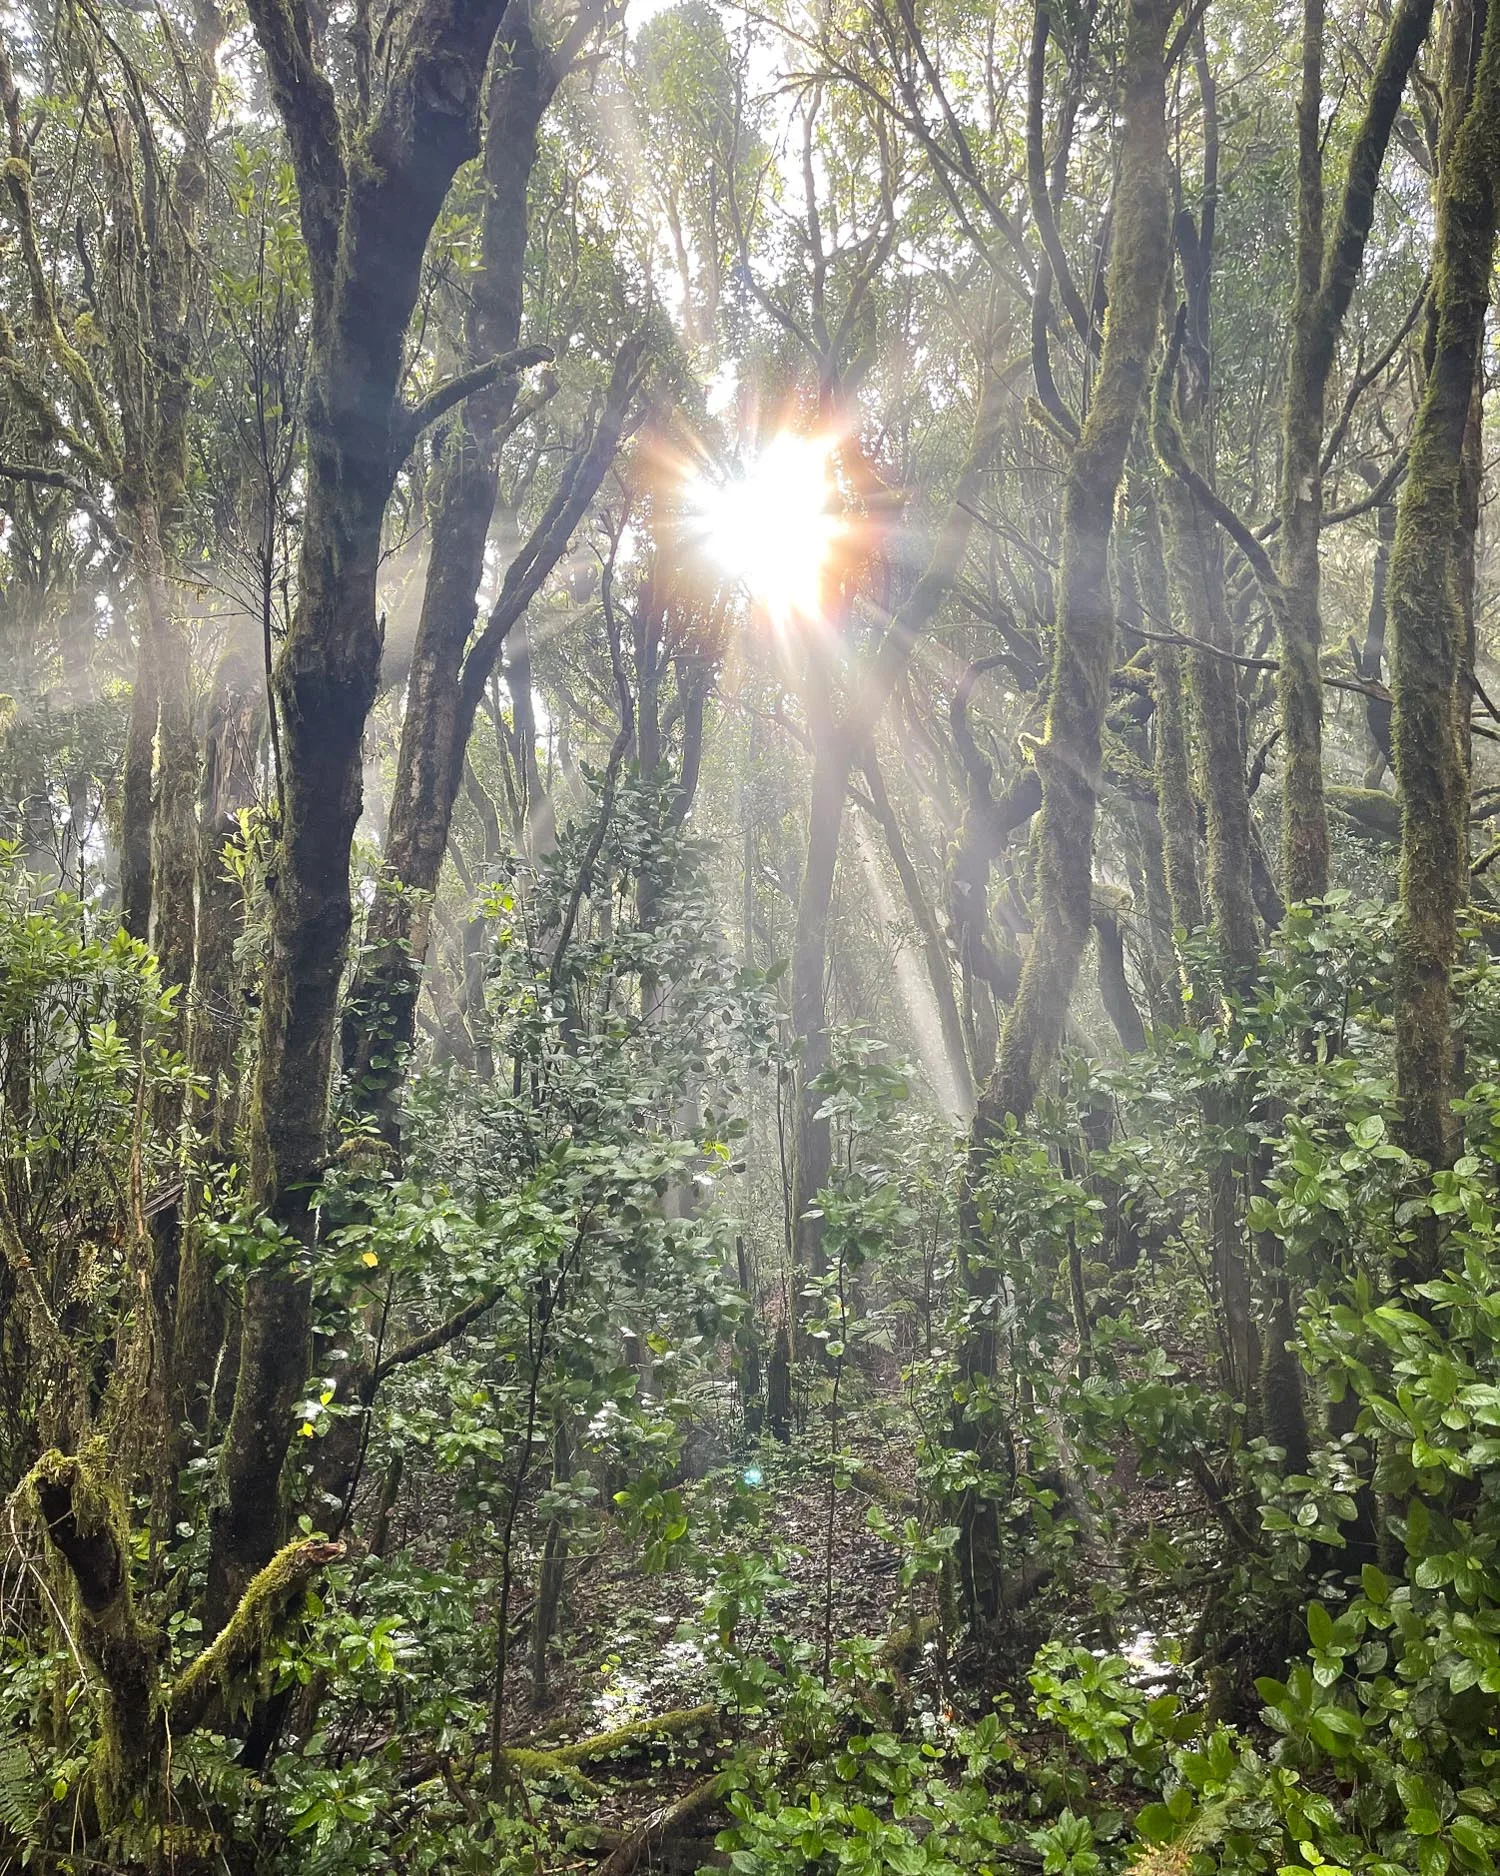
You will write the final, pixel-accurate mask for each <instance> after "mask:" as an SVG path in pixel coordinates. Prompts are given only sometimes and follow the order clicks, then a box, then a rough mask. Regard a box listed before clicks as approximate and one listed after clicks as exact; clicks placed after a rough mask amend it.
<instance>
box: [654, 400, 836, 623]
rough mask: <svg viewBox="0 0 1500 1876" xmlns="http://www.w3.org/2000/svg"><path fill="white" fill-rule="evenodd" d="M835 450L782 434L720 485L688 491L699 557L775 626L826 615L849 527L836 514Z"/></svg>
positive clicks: (701, 481) (699, 481)
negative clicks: (836, 557)
mask: <svg viewBox="0 0 1500 1876" xmlns="http://www.w3.org/2000/svg"><path fill="white" fill-rule="evenodd" d="M832 455H833V446H832V444H831V443H829V442H828V440H827V439H826V438H823V437H815V436H798V435H796V434H795V433H794V432H792V431H790V430H783V431H782V432H780V434H779V435H777V436H774V437H772V438H771V440H770V442H768V443H767V444H766V446H765V448H764V449H763V450H761V452H760V454H759V455H758V456H756V457H755V458H754V459H753V460H752V461H751V462H749V463H748V464H747V465H746V466H745V468H744V469H743V470H742V471H740V472H739V473H737V474H734V475H731V476H729V477H727V478H726V479H725V480H724V481H722V482H715V481H712V480H711V479H710V478H709V477H708V476H706V475H704V474H702V473H697V474H695V475H694V476H693V478H692V480H691V482H690V483H689V485H688V489H687V496H686V504H685V505H686V509H687V518H688V525H689V532H690V534H691V535H692V537H693V538H694V539H695V541H696V544H697V546H698V548H699V549H700V550H701V552H702V553H703V554H704V555H705V556H706V557H707V558H708V559H709V560H710V561H712V562H713V564H714V565H715V566H716V567H717V568H718V569H719V571H720V572H721V573H723V574H725V575H727V576H728V578H729V579H731V580H736V581H739V582H741V583H742V584H743V585H744V586H745V588H746V590H747V591H748V592H749V594H750V596H751V598H752V599H753V600H755V602H756V603H757V604H758V605H760V606H761V607H763V608H764V610H765V612H766V614H767V616H768V617H769V618H770V620H771V622H772V623H773V624H774V625H777V626H782V627H784V626H787V625H790V624H791V623H792V622H793V621H794V620H797V619H803V620H813V619H816V618H818V617H820V616H821V614H822V610H823V587H824V576H825V575H826V573H827V571H828V566H829V562H830V560H831V558H832V555H833V551H834V548H835V546H836V544H837V542H838V539H839V536H840V535H841V534H842V532H843V528H844V524H843V522H842V521H840V520H839V518H838V516H837V515H836V514H835V513H833V512H832V511H833V504H834V493H835V491H834V483H833V470H832Z"/></svg>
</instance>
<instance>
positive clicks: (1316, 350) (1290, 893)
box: [1279, 0, 1433, 901]
mask: <svg viewBox="0 0 1500 1876" xmlns="http://www.w3.org/2000/svg"><path fill="white" fill-rule="evenodd" d="M1432 6H1433V0H1401V4H1400V5H1399V6H1398V7H1397V9H1396V12H1395V14H1394V15H1393V17H1392V19H1391V24H1390V27H1389V29H1388V31H1387V33H1386V36H1385V40H1384V43H1383V44H1382V46H1381V49H1380V57H1379V60H1378V62H1377V65H1376V69H1375V76H1374V79H1373V80H1372V82H1371V86H1370V95H1369V99H1368V102H1367V104H1366V107H1365V114H1364V117H1363V119H1362V120H1361V122H1360V124H1359V127H1358V129H1357V131H1356V133H1355V140H1354V147H1353V150H1352V152H1351V155H1350V159H1349V173H1348V177H1347V179H1346V181H1345V186H1344V195H1343V201H1342V204H1341V206H1340V211H1339V220H1338V226H1337V227H1336V229H1335V231H1334V237H1333V240H1332V242H1331V243H1329V244H1328V245H1327V248H1326V251H1325V243H1324V227H1323V124H1322V109H1323V35H1324V0H1304V11H1303V39H1302V83H1301V90H1300V93H1299V95H1298V101H1297V149H1298V157H1297V284H1296V293H1295V298H1294V301H1293V307H1292V331H1291V355H1290V359H1289V362H1288V366H1287V385H1286V401H1285V406H1284V410H1283V422H1282V466H1281V501H1280V520H1281V564H1280V575H1281V583H1282V587H1283V590H1284V594H1285V603H1284V606H1283V607H1281V608H1280V609H1279V611H1280V626H1281V647H1280V650H1281V673H1280V686H1281V709H1282V724H1283V729H1284V732H1285V752H1286V779H1285V784H1284V788H1283V802H1284V809H1283V824H1282V846H1283V852H1282V875H1283V877H1282V886H1283V890H1284V891H1285V893H1286V895H1287V897H1288V899H1290V900H1292V901H1296V900H1299V899H1317V898H1321V897H1322V896H1323V894H1324V893H1326V892H1327V890H1328V816H1327V811H1326V808H1325V805H1324V799H1323V675H1322V669H1321V665H1320V662H1319V660H1320V657H1321V652H1322V623H1321V619H1320V615H1319V598H1318V581H1319V571H1318V550H1319V537H1320V535H1321V532H1322V525H1323V477H1322V468H1321V458H1322V451H1323V427H1324V405H1325V399H1326V396H1327V391H1328V377H1329V373H1330V372H1331V370H1332V368H1333V358H1334V348H1335V346H1336V345H1337V343H1338V337H1339V332H1340V330H1341V328H1342V326H1343V323H1344V316H1345V314H1346V313H1347V312H1348V310H1349V302H1350V300H1351V298H1352V297H1353V293H1354V287H1355V282H1356V280H1357V279H1358V277H1359V270H1360V267H1361V265H1362V263H1363V260H1364V251H1365V242H1366V240H1367V238H1368V236H1369V232H1370V223H1371V220H1372V218H1373V216H1374V212H1375V191H1376V188H1377V186H1378V184H1379V180H1380V170H1381V166H1382V164H1383V163H1384V161H1385V151H1386V145H1387V143H1388V142H1389V141H1390V135H1391V130H1392V127H1393V125H1394V124H1395V121H1396V113H1397V111H1398V109H1399V107H1400V104H1401V96H1402V93H1403V92H1404V90H1405V88H1406V80H1407V76H1408V74H1409V73H1410V71H1411V68H1412V66H1413V65H1414V64H1415V63H1416V58H1417V54H1418V53H1419V52H1420V51H1421V48H1422V42H1423V41H1424V40H1425V39H1426V37H1427V29H1428V25H1429V24H1430V22H1431V19H1432Z"/></svg>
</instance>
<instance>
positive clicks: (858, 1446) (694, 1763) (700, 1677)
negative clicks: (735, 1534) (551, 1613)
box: [508, 1431, 914, 1873]
mask: <svg viewBox="0 0 1500 1876" xmlns="http://www.w3.org/2000/svg"><path fill="white" fill-rule="evenodd" d="M845 1452H846V1454H847V1455H848V1456H849V1458H850V1459H851V1460H852V1461H853V1464H852V1467H851V1471H852V1477H851V1478H850V1480H849V1483H848V1484H847V1485H846V1486H844V1488H843V1489H840V1490H837V1491H832V1492H830V1489H829V1483H830V1482H829V1468H828V1464H827V1460H826V1449H825V1448H824V1447H823V1446H822V1445H821V1443H820V1442H819V1441H818V1439H817V1436H816V1434H815V1433H810V1434H808V1435H806V1436H804V1437H801V1438H799V1439H797V1440H795V1441H794V1442H793V1444H792V1445H790V1446H788V1447H785V1448H782V1447H778V1446H776V1445H775V1444H774V1443H773V1442H770V1441H766V1442H763V1443H752V1444H750V1445H747V1446H746V1447H745V1449H744V1451H743V1452H740V1453H736V1454H735V1455H734V1458H733V1470H735V1471H738V1472H739V1474H740V1477H741V1480H742V1481H744V1482H747V1483H751V1484H752V1486H753V1489H756V1490H758V1491H760V1492H763V1493H764V1494H765V1500H764V1507H763V1514H762V1519H761V1522H760V1526H759V1528H758V1530H756V1531H755V1533H754V1535H753V1538H752V1540H751V1542H752V1543H753V1546H754V1548H755V1549H756V1550H758V1551H760V1552H761V1553H762V1554H764V1555H766V1556H771V1555H779V1557H780V1561H781V1564H782V1568H783V1572H784V1575H785V1577H786V1579H787V1580H786V1584H785V1586H784V1587H781V1588H777V1589H773V1590H772V1591H771V1593H770V1597H769V1599H768V1604H767V1608H766V1612H765V1624H766V1627H767V1629H768V1631H774V1633H775V1634H776V1635H777V1636H778V1637H781V1638H785V1640H786V1641H789V1642H790V1643H791V1644H792V1645H793V1646H795V1647H800V1648H801V1649H802V1650H803V1651H804V1653H805V1654H806V1655H807V1656H808V1657H809V1658H810V1659H811V1660H812V1662H813V1664H814V1665H816V1664H817V1662H818V1661H819V1660H821V1656H822V1650H823V1647H824V1640H825V1629H826V1630H827V1632H828V1633H829V1634H831V1636H832V1639H833V1643H834V1645H835V1646H837V1644H838V1643H839V1642H840V1641H843V1640H848V1639H851V1638H854V1637H870V1638H874V1639H875V1640H877V1641H878V1640H879V1639H880V1638H882V1637H884V1636H886V1635H887V1634H889V1633H890V1631H891V1630H892V1628H893V1627H895V1626H896V1625H897V1624H898V1623H899V1622H900V1621H902V1620H904V1619H906V1618H905V1617H904V1615H903V1613H902V1611H901V1597H902V1590H901V1587H900V1581H899V1569H900V1559H899V1556H898V1553H897V1551H896V1548H895V1547H894V1546H893V1545H891V1544H889V1543H887V1542H886V1541H885V1540H884V1539H882V1538H881V1537H879V1536H878V1535H876V1533H875V1532H874V1531H872V1530H871V1528H870V1526H869V1523H868V1522H867V1518H868V1513H869V1510H870V1507H871V1506H872V1505H873V1504H876V1503H877V1502H882V1503H883V1506H884V1508H885V1509H886V1511H887V1514H888V1515H891V1516H894V1517H895V1518H896V1520H897V1521H898V1522H899V1517H900V1513H899V1510H892V1504H893V1502H894V1503H896V1504H899V1502H900V1501H901V1500H903V1499H905V1498H906V1497H908V1496H909V1495H912V1494H913V1493H914V1483H913V1464H914V1458H913V1452H912V1449H911V1446H910V1443H909V1442H904V1443H903V1442H901V1441H893V1440H891V1439H890V1438H887V1437H884V1436H881V1435H878V1434H876V1433H873V1432H864V1431H855V1432H854V1433H853V1434H852V1435H851V1437H850V1438H849V1439H848V1440H847V1442H846V1445H845ZM723 1480H724V1474H723V1473H719V1474H718V1475H717V1476H716V1475H714V1474H710V1475H709V1476H707V1477H705V1478H704V1479H702V1480H700V1481H696V1482H693V1483H690V1484H684V1486H683V1491H684V1496H685V1498H686V1499H687V1500H688V1502H689V1504H691V1500H692V1497H693V1494H694V1492H695V1491H710V1490H713V1489H714V1488H715V1486H716V1485H719V1484H722V1483H723ZM830 1510H831V1513H832V1541H831V1553H830V1527H829V1518H830ZM702 1598H703V1586H702V1585H701V1583H699V1582H698V1581H696V1580H695V1579H694V1577H693V1576H692V1575H691V1574H690V1573H689V1572H685V1571H680V1570H673V1571H666V1572H662V1573H659V1574H655V1575H652V1574H647V1573H643V1571H642V1568H641V1557H640V1546H639V1544H638V1543H635V1542H632V1541H631V1540H629V1539H628V1538H626V1537H625V1536H624V1534H623V1533H621V1532H619V1531H618V1530H616V1531H614V1532H611V1533H610V1534H608V1535H607V1536H606V1538H605V1541H604V1542H603V1543H601V1544H600V1545H599V1547H598V1548H596V1549H595V1550H593V1551H592V1552H591V1553H590V1554H589V1555H587V1556H585V1557H582V1558H580V1559H578V1560H577V1561H576V1563H573V1564H571V1565H570V1567H569V1570H568V1575H567V1587H566V1590H565V1606H564V1617H563V1624H562V1634H561V1638H560V1640H559V1641H558V1642H557V1643H555V1644H554V1653H553V1663H552V1667H551V1671H550V1676H549V1685H548V1690H547V1703H546V1707H545V1709H544V1710H542V1711H540V1712H538V1711H536V1710H534V1709H533V1707H532V1706H531V1689H530V1686H529V1681H528V1680H527V1679H525V1678H523V1677H522V1676H519V1675H518V1677H517V1682H518V1685H517V1698H516V1702H515V1706H514V1708H513V1713H512V1717H511V1720H510V1725H509V1729H508V1730H509V1734H510V1738H511V1741H512V1742H513V1744H515V1745H520V1744H522V1743H524V1745H525V1747H526V1748H528V1749H539V1750H548V1749H553V1748H562V1747H566V1746H568V1745H570V1744H572V1743H575V1742H576V1741H578V1740H579V1739H582V1738H587V1737H591V1736H593V1735H596V1734H600V1733H605V1732H610V1731H613V1730H614V1729H616V1728H628V1727H632V1726H634V1725H636V1724H637V1723H638V1722H641V1721H647V1720H650V1719H653V1718H657V1717H660V1716H661V1715H663V1714H667V1713H678V1712H681V1711H684V1710H691V1709H696V1708H698V1707H700V1706H703V1705H705V1704H710V1703H712V1702H713V1701H714V1699H715V1694H714V1691H713V1688H712V1685H711V1681H710V1676H709V1671H708V1666H707V1662H706V1660H705V1656H704V1652H703V1648H702V1646H701V1645H700V1641H699V1640H698V1639H697V1638H696V1637H697V1636H698V1635H700V1634H701V1632H702V1628H703V1609H702ZM750 1732H753V1721H746V1722H744V1723H743V1725H742V1724H741V1723H740V1722H739V1721H738V1720H737V1717H736V1716H735V1715H733V1714H727V1713H726V1714H725V1715H724V1716H723V1720H722V1722H721V1723H720V1725H718V1726H716V1727H715V1726H708V1727H703V1728H701V1729H695V1730H694V1731H693V1732H691V1733H689V1734H687V1735H684V1736H683V1737H680V1738H676V1739H672V1740H666V1741H663V1740H660V1739H658V1740H654V1741H653V1740H651V1739H649V1738H645V1739H643V1740H641V1741H640V1742H639V1743H638V1744H636V1745H635V1746H633V1747H631V1748H629V1749H627V1750H626V1751H624V1752H622V1753H621V1754H620V1755H618V1757H616V1758H613V1759H610V1760H606V1761H604V1762H602V1763H601V1764H593V1763H591V1765H590V1767H589V1771H590V1774H591V1779H590V1782H593V1781H594V1780H597V1781H598V1782H599V1783H600V1784H601V1785H602V1786H603V1788H604V1789H603V1792H602V1795H595V1794H593V1793H591V1792H589V1791H588V1789H587V1786H586V1785H579V1784H577V1783H573V1784H572V1785H571V1786H570V1785H569V1783H568V1781H560V1782H558V1783H557V1784H556V1786H555V1795H556V1798H557V1800H558V1801H559V1802H560V1804H561V1806H562V1807H563V1808H564V1809H566V1810H567V1811H570V1812H572V1813H574V1814H575V1815H576V1827H575V1828H574V1829H573V1830H570V1831H569V1832H568V1836H569V1837H570V1838H576V1839H578V1840H581V1841H580V1847H579V1849H578V1850H577V1851H576V1853H570V1854H569V1855H568V1856H567V1857H565V1858H564V1860H562V1861H560V1862H559V1863H558V1865H557V1868H558V1870H559V1872H560V1873H561V1872H563V1871H575V1870H576V1871H579V1872H582V1871H585V1870H591V1869H594V1868H596V1867H597V1866H598V1863H599V1860H600V1858H601V1856H602V1855H604V1854H605V1853H606V1852H607V1850H608V1848H609V1847H610V1846H611V1845H612V1844H614V1843H617V1842H618V1840H619V1839H620V1837H621V1836H623V1835H625V1834H627V1833H629V1832H630V1831H632V1830H634V1829H636V1828H637V1827H639V1826H640V1825H642V1824H643V1823H644V1822H646V1820H647V1819H648V1818H649V1817H650V1816H651V1815H652V1813H654V1812H656V1811H657V1810H658V1809H660V1808H661V1807H663V1806H665V1805H670V1804H671V1803H672V1802H673V1801H674V1800H675V1799H678V1798H680V1797H682V1796H684V1795H685V1794H686V1793H687V1792H688V1791H690V1790H691V1789H693V1788H694V1786H695V1785H696V1784H697V1783H698V1782H699V1781H700V1780H701V1779H702V1778H703V1777H704V1775H705V1772H706V1771H707V1770H708V1769H711V1767H712V1763H713V1760H714V1751H715V1744H714V1742H715V1740H716V1739H717V1738H719V1737H723V1736H725V1735H727V1734H738V1735H741V1736H743V1735H746V1734H748V1733H750ZM725 1821H726V1818H725V1815H724V1814H723V1813H722V1812H721V1811H720V1812H707V1813H705V1814H704V1815H703V1816H702V1817H700V1818H699V1819H698V1820H696V1821H695V1824H694V1826H693V1827H692V1829H691V1830H690V1831H689V1832H687V1833H685V1834H684V1836H683V1838H682V1839H681V1841H679V1842H678V1843H677V1844H676V1845H675V1847H674V1846H673V1845H666V1846H663V1848H662V1849H661V1851H660V1853H659V1855H658V1857H657V1859H656V1860H653V1861H652V1862H651V1863H650V1864H649V1865H648V1864H644V1863H643V1864H642V1866H641V1867H642V1868H645V1867H650V1868H652V1869H657V1870H662V1871H676V1870H682V1871H692V1870H695V1869H697V1868H698V1867H700V1866H701V1865H703V1864H705V1863H714V1862H718V1861H722V1860H723V1859H721V1858H720V1857H719V1856H718V1855H717V1854H716V1853H715V1852H714V1850H713V1837H714V1834H715V1831H716V1830H718V1829H720V1828H722V1826H723V1824H724V1822H725ZM590 1840H592V1845H593V1847H592V1848H590V1847H588V1845H589V1841H590Z"/></svg>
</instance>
